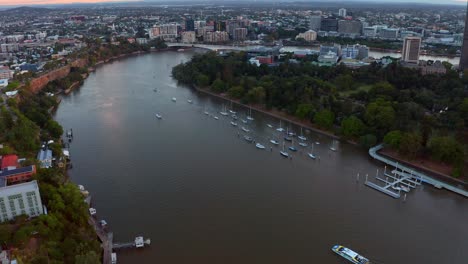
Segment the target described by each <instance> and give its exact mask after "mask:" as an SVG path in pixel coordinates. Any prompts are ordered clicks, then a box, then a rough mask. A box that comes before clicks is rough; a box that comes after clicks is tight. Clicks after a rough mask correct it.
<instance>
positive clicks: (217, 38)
mask: <svg viewBox="0 0 468 264" xmlns="http://www.w3.org/2000/svg"><path fill="white" fill-rule="evenodd" d="M203 40H204V41H205V42H208V43H222V42H227V41H229V34H228V33H227V32H225V31H215V32H206V33H205V36H204V39H203Z"/></svg>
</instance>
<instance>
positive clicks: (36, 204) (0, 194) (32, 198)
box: [0, 181, 44, 222]
mask: <svg viewBox="0 0 468 264" xmlns="http://www.w3.org/2000/svg"><path fill="white" fill-rule="evenodd" d="M43 213H44V208H43V207H42V201H41V194H40V193H39V186H38V184H37V181H31V182H26V183H21V184H16V185H12V186H5V187H0V222H4V221H8V220H11V219H14V218H15V217H17V216H19V215H23V214H25V215H28V216H30V217H34V216H39V215H41V214H43Z"/></svg>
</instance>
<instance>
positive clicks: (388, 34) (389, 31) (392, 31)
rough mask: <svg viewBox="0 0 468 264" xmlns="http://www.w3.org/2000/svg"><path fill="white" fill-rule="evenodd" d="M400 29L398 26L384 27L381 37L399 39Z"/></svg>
mask: <svg viewBox="0 0 468 264" xmlns="http://www.w3.org/2000/svg"><path fill="white" fill-rule="evenodd" d="M399 32H400V30H399V29H398V28H383V29H382V30H381V31H380V37H381V38H384V39H397V38H398V34H399Z"/></svg>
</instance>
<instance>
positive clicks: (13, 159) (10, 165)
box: [0, 154, 19, 170]
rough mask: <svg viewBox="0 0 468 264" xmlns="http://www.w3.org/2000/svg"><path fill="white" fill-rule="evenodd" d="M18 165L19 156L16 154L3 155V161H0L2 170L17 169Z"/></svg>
mask: <svg viewBox="0 0 468 264" xmlns="http://www.w3.org/2000/svg"><path fill="white" fill-rule="evenodd" d="M17 167H19V166H18V156H16V155H14V154H9V155H3V156H2V161H1V162H0V169H1V170H12V169H16V168H17Z"/></svg>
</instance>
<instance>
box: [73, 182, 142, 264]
mask: <svg viewBox="0 0 468 264" xmlns="http://www.w3.org/2000/svg"><path fill="white" fill-rule="evenodd" d="M80 191H81V192H82V193H84V192H86V190H84V187H83V188H82V185H80ZM84 202H85V203H86V204H87V205H88V206H91V195H86V196H85V199H84ZM88 223H89V225H91V226H92V227H93V228H94V231H95V232H96V235H97V236H98V238H99V240H100V241H101V247H102V251H103V254H102V263H104V264H112V263H113V260H115V261H116V258H117V255H116V253H115V252H114V251H115V250H122V249H130V248H143V247H145V246H149V245H150V244H151V239H149V238H148V239H144V238H143V236H137V237H135V240H134V241H132V242H127V243H114V233H112V232H109V231H107V228H106V227H105V226H103V225H102V224H101V223H100V221H98V220H97V218H96V217H94V216H92V215H90V216H89V217H88Z"/></svg>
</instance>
